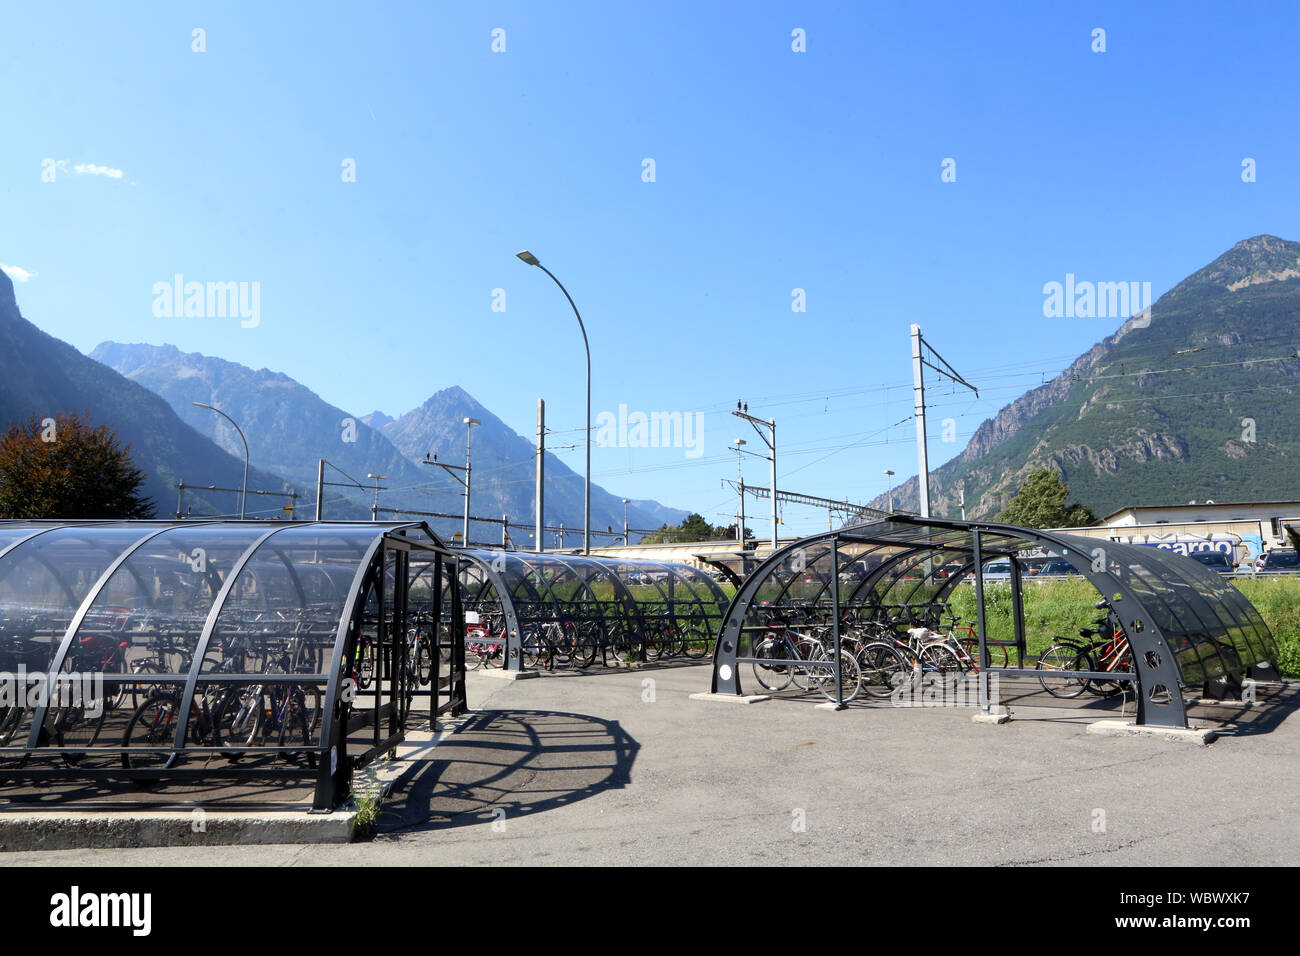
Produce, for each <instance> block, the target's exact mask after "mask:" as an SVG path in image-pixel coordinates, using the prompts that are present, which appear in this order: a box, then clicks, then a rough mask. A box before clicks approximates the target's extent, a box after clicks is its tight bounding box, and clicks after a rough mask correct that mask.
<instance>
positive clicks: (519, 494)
mask: <svg viewBox="0 0 1300 956" xmlns="http://www.w3.org/2000/svg"><path fill="white" fill-rule="evenodd" d="M91 356H92V358H94V359H96V360H98V361H100V362H103V363H104V364H106V365H109V366H111V367H112V368H114V369H116V370H117V371H119V372H121V373H122V374H123V375H126V376H127V377H128V378H130V379H132V380H133V381H135V382H138V383H139V384H140V385H143V386H145V387H147V388H149V389H150V390H151V391H153V392H155V393H157V394H158V395H160V396H162V397H163V398H164V399H166V400H167V402H168V403H169V404H170V405H171V406H172V408H173V409H174V410H175V411H176V413H177V414H179V415H180V416H181V417H182V418H183V419H184V420H185V421H186V422H188V423H190V424H191V425H193V426H194V427H195V428H197V429H199V430H200V431H202V432H203V433H204V434H207V435H210V436H212V437H213V438H214V439H215V440H217V442H218V443H219V444H221V445H222V446H223V447H224V448H226V449H228V450H232V451H233V450H238V451H239V453H240V455H241V456H242V453H243V446H242V444H241V443H240V440H239V437H238V435H236V434H235V432H234V429H232V428H231V427H230V425H229V424H228V423H227V422H226V421H225V420H224V419H222V418H221V416H219V415H216V414H214V413H212V412H210V411H208V410H207V409H202V408H195V407H194V406H193V405H191V402H195V401H200V402H206V403H208V404H211V405H215V406H216V407H218V408H220V409H221V410H222V411H224V412H226V413H227V414H229V415H230V416H231V417H232V418H234V419H235V420H236V421H237V422H239V423H240V426H241V427H242V428H243V430H244V434H245V436H246V437H247V439H248V442H249V447H250V451H251V455H252V459H253V461H254V462H255V463H257V464H258V465H259V466H261V467H264V468H267V469H271V470H273V471H275V472H277V473H279V474H282V475H284V476H286V477H287V478H290V479H292V480H294V481H296V482H298V483H299V484H302V485H304V486H307V487H309V488H314V487H315V482H316V468H317V461H318V459H320V458H325V459H327V460H328V461H329V462H331V463H332V464H333V465H335V466H337V467H338V468H340V469H342V470H343V471H344V472H346V473H348V474H349V475H351V476H352V477H353V478H354V479H356V480H357V481H358V482H360V483H362V484H372V483H373V480H372V479H368V478H367V477H366V476H367V475H368V474H379V475H384V476H385V478H384V479H383V480H381V481H379V484H381V485H382V486H383V488H384V489H386V490H384V491H382V492H381V493H380V496H379V502H380V506H381V507H385V508H403V509H409V510H414V511H422V512H438V513H443V514H452V515H459V514H461V513H462V512H463V508H464V498H463V496H462V489H461V486H460V484H459V483H458V482H457V481H456V479H455V478H453V477H452V476H451V475H449V474H447V473H446V472H444V471H443V470H442V469H440V468H437V467H433V466H429V465H423V464H420V462H421V461H422V460H423V459H424V457H425V455H426V454H427V453H436V454H437V455H438V456H439V458H440V459H441V460H443V461H445V462H447V463H448V464H450V465H462V464H464V461H465V425H464V423H463V419H464V418H466V417H472V418H477V419H480V420H481V421H482V422H483V424H482V425H481V426H476V427H475V429H474V443H473V466H474V481H473V496H472V498H471V505H472V511H473V514H474V515H475V516H482V517H491V518H500V517H501V516H502V515H507V516H508V517H509V518H510V520H511V521H513V522H518V523H520V524H530V523H531V522H532V520H533V490H534V464H533V462H534V452H533V444H532V442H531V441H529V440H527V439H525V438H522V437H521V436H519V435H518V434H516V433H515V432H513V431H511V430H510V429H509V428H508V427H507V426H506V425H505V423H504V422H502V421H501V420H500V419H499V418H497V416H496V415H494V414H493V413H492V412H490V411H488V409H487V408H485V407H484V406H483V405H481V404H479V403H478V402H477V401H475V400H474V398H472V397H471V396H470V395H469V394H468V393H466V392H465V391H464V390H463V389H461V388H458V387H452V388H448V389H444V390H442V391H440V392H438V393H437V394H436V395H434V396H433V397H432V398H430V399H429V400H428V401H427V402H425V403H424V404H423V405H421V406H420V407H419V408H417V409H414V410H412V411H410V412H407V413H406V414H405V415H402V416H401V417H400V418H397V419H393V418H391V417H389V416H388V415H385V414H384V413H383V412H379V411H376V412H371V413H370V414H369V415H364V416H354V415H351V414H349V413H348V412H346V411H344V410H343V409H340V408H337V407H335V406H333V405H330V404H329V403H328V402H326V401H325V400H324V399H322V398H321V397H320V396H318V395H317V394H316V393H314V392H313V391H311V390H310V389H309V388H307V387H306V386H304V385H302V384H300V383H298V382H296V381H294V380H293V379H291V378H289V377H288V376H287V375H284V374H282V373H279V372H272V371H270V370H268V369H260V370H257V371H254V370H253V369H250V368H248V367H246V366H243V365H240V364H238V363H235V362H228V361H225V360H224V359H219V358H213V357H210V356H204V355H200V354H197V353H185V352H181V351H180V350H179V349H177V348H175V347H174V346H170V345H163V346H154V345H122V344H119V343H115V342H104V343H102V344H101V345H99V346H98V347H97V348H96V349H95V350H94V351H93V352H92V353H91ZM327 480H329V481H338V482H345V481H346V479H345V478H343V477H342V476H341V475H339V474H338V473H336V472H334V471H332V470H330V471H329V472H328V474H327ZM546 496H547V497H546V517H547V522H548V523H549V524H555V525H558V524H560V523H563V524H564V525H565V526H566V527H567V528H578V529H581V527H582V478H581V476H579V475H577V474H575V473H574V472H573V471H572V469H570V468H569V467H568V466H566V465H565V464H564V463H563V462H561V461H559V460H558V459H557V458H555V457H554V456H553V455H550V454H548V455H547V487H546ZM311 497H312V500H313V501H314V494H313V495H312V496H311ZM372 500H373V492H370V491H351V490H345V489H340V488H329V489H327V494H326V510H325V514H326V516H327V517H342V516H344V515H342V514H336V503H337V504H338V506H339V507H342V508H344V509H346V510H348V511H349V514H348V515H347V516H350V517H362V516H364V515H367V514H368V508H369V506H370V503H371V501H372ZM685 515H686V512H684V511H681V510H678V509H674V508H668V507H665V506H664V505H661V504H659V503H658V502H645V501H637V502H632V503H629V505H628V522H629V524H630V525H631V526H632V527H634V528H635V527H640V528H657V527H659V526H660V525H662V524H664V523H675V522H677V521H679V520H681V518H683V517H685ZM381 517H385V516H384V515H381ZM431 524H433V525H434V527H435V528H436V529H437V530H439V531H440V532H442V533H447V534H450V533H451V532H453V531H455V530H459V528H460V523H459V522H458V521H456V520H454V519H433V520H431ZM622 526H623V504H622V499H621V498H620V497H618V496H615V495H612V494H610V493H609V492H606V491H605V490H603V489H601V488H599V487H597V486H594V485H593V486H592V527H593V528H600V529H604V528H613V529H614V530H616V531H617V530H620V529H621V528H622ZM512 534H513V536H514V539H515V541H516V544H518V545H519V546H521V547H526V546H529V545H530V544H531V539H529V538H528V533H527V532H526V531H524V532H520V531H518V530H516V531H515V532H513V533H512ZM471 538H473V539H475V540H481V541H488V540H491V541H499V540H500V530H499V529H493V528H492V527H490V526H487V525H475V526H474V527H472V528H471ZM596 540H597V541H599V540H600V539H596ZM577 541H578V538H577V537H566V539H565V542H566V544H568V545H573V544H575V543H576V542H577ZM550 543H551V542H548V544H550ZM593 543H595V542H593Z"/></svg>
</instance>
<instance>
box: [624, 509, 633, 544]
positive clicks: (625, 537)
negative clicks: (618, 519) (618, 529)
mask: <svg viewBox="0 0 1300 956" xmlns="http://www.w3.org/2000/svg"><path fill="white" fill-rule="evenodd" d="M631 500H632V499H631V498H624V499H623V547H625V548H626V547H627V546H628V538H627V506H628V504H629V503H630V502H631Z"/></svg>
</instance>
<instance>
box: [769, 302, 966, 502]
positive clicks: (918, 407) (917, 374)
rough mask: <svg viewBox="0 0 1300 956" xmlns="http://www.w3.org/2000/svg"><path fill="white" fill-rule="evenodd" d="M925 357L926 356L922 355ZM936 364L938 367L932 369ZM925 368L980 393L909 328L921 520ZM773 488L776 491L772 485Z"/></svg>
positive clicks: (925, 482) (925, 496)
mask: <svg viewBox="0 0 1300 956" xmlns="http://www.w3.org/2000/svg"><path fill="white" fill-rule="evenodd" d="M927 352H928V353H929V355H927V354H926V353H927ZM935 362H938V363H940V365H942V368H941V367H940V365H935V364H934V363H935ZM926 366H929V367H930V368H931V369H933V370H934V371H936V372H938V373H939V374H940V375H941V376H942V375H947V376H948V377H949V378H951V379H952V380H953V381H954V382H957V383H958V384H960V385H965V386H966V387H967V388H969V389H970V390H971V391H972V392H974V393H975V397H976V398H979V394H980V391H979V389H978V388H976V387H975V386H974V385H972V384H971V383H970V382H968V381H966V380H965V379H964V378H962V377H961V376H960V375H958V374H957V372H956V370H955V369H954V368H953V367H952V366H951V365H949V364H948V363H947V361H946V360H945V359H944V357H943V356H942V355H940V354H939V353H938V352H936V351H935V350H934V348H933V347H932V346H931V345H930V343H929V342H927V341H925V339H924V338H922V337H921V327H920V326H919V325H917V324H915V323H913V324H912V394H913V396H914V398H915V405H914V407H913V416H914V417H915V418H916V490H917V497H918V498H919V499H920V506H921V507H920V509H919V510H920V513H921V517H922V518H928V517H930V455H929V448H928V447H927V443H926V437H925V368H926ZM772 486H773V487H776V483H775V481H773V485H772Z"/></svg>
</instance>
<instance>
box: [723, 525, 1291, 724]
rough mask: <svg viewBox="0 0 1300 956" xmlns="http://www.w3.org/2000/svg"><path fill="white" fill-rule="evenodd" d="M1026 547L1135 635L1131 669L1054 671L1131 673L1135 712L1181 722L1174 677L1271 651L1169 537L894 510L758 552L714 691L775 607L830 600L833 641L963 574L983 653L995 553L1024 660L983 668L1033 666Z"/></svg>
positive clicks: (1140, 718)
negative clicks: (1141, 539)
mask: <svg viewBox="0 0 1300 956" xmlns="http://www.w3.org/2000/svg"><path fill="white" fill-rule="evenodd" d="M1031 549H1032V550H1036V551H1038V552H1042V553H1046V554H1047V555H1049V556H1051V557H1054V558H1059V559H1061V560H1063V561H1067V562H1068V563H1069V564H1070V566H1071V567H1073V568H1074V569H1075V570H1076V571H1077V572H1079V574H1081V575H1082V576H1083V577H1084V578H1085V579H1086V580H1087V581H1088V582H1089V583H1091V584H1092V586H1093V587H1095V588H1096V589H1097V592H1098V593H1099V594H1100V595H1101V596H1102V598H1103V599H1104V600H1106V601H1107V602H1109V604H1110V607H1111V609H1112V611H1113V613H1114V615H1116V617H1117V618H1118V619H1119V621H1120V623H1121V624H1122V626H1123V628H1124V629H1125V631H1126V633H1127V635H1128V640H1129V642H1130V645H1131V647H1132V656H1133V660H1134V665H1135V666H1134V669H1133V671H1132V673H1131V674H1115V673H1108V674H1099V673H1094V672H1088V671H1077V672H1075V671H1068V672H1061V673H1062V674H1064V675H1065V676H1070V675H1074V674H1077V675H1079V676H1080V677H1081V678H1082V679H1089V678H1093V679H1096V678H1101V677H1105V678H1108V679H1110V680H1121V681H1129V682H1131V683H1132V684H1133V685H1134V696H1135V698H1136V700H1137V723H1138V724H1140V725H1149V726H1153V727H1178V728H1185V727H1187V715H1186V712H1185V709H1184V705H1183V696H1182V688H1184V687H1195V686H1197V685H1200V684H1203V683H1205V682H1208V681H1212V680H1215V679H1216V678H1220V677H1224V676H1225V675H1237V676H1240V675H1241V674H1242V673H1244V672H1245V671H1246V669H1247V668H1252V667H1262V666H1265V665H1268V664H1273V665H1275V664H1276V662H1277V653H1278V651H1277V644H1276V642H1275V640H1274V638H1273V635H1272V633H1271V632H1270V631H1269V629H1268V626H1267V625H1266V624H1265V623H1264V620H1263V618H1262V617H1261V616H1260V614H1259V612H1258V611H1257V610H1256V609H1255V607H1254V605H1252V604H1251V603H1250V601H1249V600H1247V599H1246V597H1245V596H1244V595H1243V594H1242V593H1241V592H1240V591H1238V590H1237V589H1236V588H1234V587H1233V586H1232V585H1231V584H1229V583H1228V582H1227V581H1225V580H1223V578H1222V577H1221V576H1220V575H1219V574H1218V573H1216V572H1214V571H1212V570H1210V569H1209V568H1206V567H1205V566H1203V565H1200V564H1198V563H1197V562H1195V561H1191V560H1189V559H1187V558H1183V557H1181V556H1179V555H1176V554H1174V553H1173V552H1171V551H1166V550H1162V549H1159V548H1154V547H1139V546H1136V545H1129V544H1121V543H1118V542H1113V541H1100V540H1097V539H1092V538H1084V537H1079V536H1075V535H1069V534H1058V533H1055V532H1049V531H1040V530H1036V529H1031V528H1020V527H1015V526H1012V525H1003V524H994V523H987V522H977V521H949V520H944V519H937V518H919V517H914V516H905V515H893V516H890V517H889V518H887V519H884V520H878V521H871V522H864V523H861V524H857V525H851V526H846V527H844V528H841V529H839V530H838V531H831V532H825V533H822V534H818V535H813V536H811V537H807V538H803V539H801V540H800V541H797V542H794V543H793V544H790V545H788V546H786V547H784V548H781V549H779V550H778V551H776V552H774V553H773V554H772V555H771V556H770V557H769V558H768V559H767V560H765V561H764V562H763V563H762V564H760V565H759V566H758V567H757V568H756V569H755V570H754V572H753V573H752V574H751V575H750V576H749V577H748V578H747V579H746V580H745V583H744V584H743V585H742V586H741V588H740V589H739V590H738V591H737V593H736V596H735V598H734V599H733V600H732V602H731V604H730V606H729V607H728V608H727V612H726V615H725V617H724V619H723V622H722V628H721V634H720V636H719V638H718V646H717V649H716V651H715V654H714V661H713V686H712V689H713V692H714V693H721V694H733V695H740V694H742V692H743V691H742V685H741V680H740V665H742V664H751V665H754V664H758V665H760V666H762V665H763V664H764V663H765V661H764V660H763V659H759V658H756V657H755V656H754V645H755V644H756V643H757V641H758V640H760V639H761V638H762V635H763V634H764V633H766V632H768V631H769V630H770V626H769V625H768V623H767V622H768V620H769V619H770V618H771V617H772V616H773V614H774V613H781V612H782V609H789V608H794V607H803V606H808V605H813V606H816V607H818V608H819V609H822V610H824V611H826V612H827V614H828V618H829V621H830V624H831V630H832V632H833V638H834V640H835V641H836V642H837V643H838V641H839V639H840V634H839V632H840V627H841V622H842V620H843V619H844V616H845V614H846V613H849V612H854V613H855V614H856V615H857V616H858V617H859V619H870V618H873V617H874V618H875V619H883V616H884V611H885V609H886V608H889V607H900V606H901V607H911V608H925V607H934V606H938V605H942V604H944V603H945V602H946V601H947V599H948V597H949V596H950V595H951V594H952V592H953V589H954V588H956V587H957V586H958V585H959V584H960V583H962V582H963V581H965V580H968V579H973V583H974V587H975V606H976V613H977V617H978V620H977V621H976V624H975V626H976V631H977V634H978V636H979V641H980V643H979V659H980V660H982V661H983V662H984V663H985V664H986V665H987V663H988V660H989V658H988V656H987V646H988V640H989V639H988V636H987V634H986V628H985V620H984V617H985V615H984V607H985V600H984V593H985V592H984V587H985V581H984V567H985V565H986V564H987V563H988V562H990V561H993V560H997V559H1002V560H1007V559H1010V560H1009V564H1010V567H1011V574H1010V592H1011V612H1012V625H1013V630H1014V642H1008V643H1014V646H1015V647H1016V649H1017V651H1018V652H1019V654H1018V657H1019V659H1018V661H1017V664H1018V665H1019V666H1017V667H1005V668H989V667H987V666H985V667H984V668H983V669H982V671H983V673H990V672H995V673H1000V674H1004V675H1007V676H1021V677H1023V676H1035V675H1038V674H1040V673H1041V672H1039V671H1035V670H1031V669H1029V668H1026V667H1025V666H1024V665H1025V661H1024V649H1025V619H1024V605H1023V593H1022V575H1021V568H1020V565H1019V563H1018V562H1017V561H1016V560H1015V558H1016V556H1017V554H1018V553H1021V552H1025V551H1028V550H1031ZM828 660H833V661H838V656H837V655H828ZM766 663H770V659H768V660H767V661H766ZM825 666H826V667H828V668H830V667H831V666H832V665H831V664H827V665H825ZM835 669H836V670H838V668H835ZM836 679H837V680H838V679H839V677H838V675H837V678H836ZM841 700H842V695H841Z"/></svg>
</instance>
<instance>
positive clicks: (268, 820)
mask: <svg viewBox="0 0 1300 956" xmlns="http://www.w3.org/2000/svg"><path fill="white" fill-rule="evenodd" d="M354 819H355V814H353V813H350V812H346V811H342V810H340V811H336V812H334V813H308V812H306V811H305V810H293V811H264V812H239V811H197V810H153V811H150V810H144V811H141V810H130V811H103V810H90V811H82V812H71V811H62V812H60V811H49V810H43V811H30V812H28V811H23V812H7V813H3V814H0V849H4V850H11V851H12V850H77V849H88V848H107V847H113V848H121V847H147V846H193V847H200V846H230V845H247V844H270V843H350V842H351V841H352V834H353V829H354V825H353V821H354Z"/></svg>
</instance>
